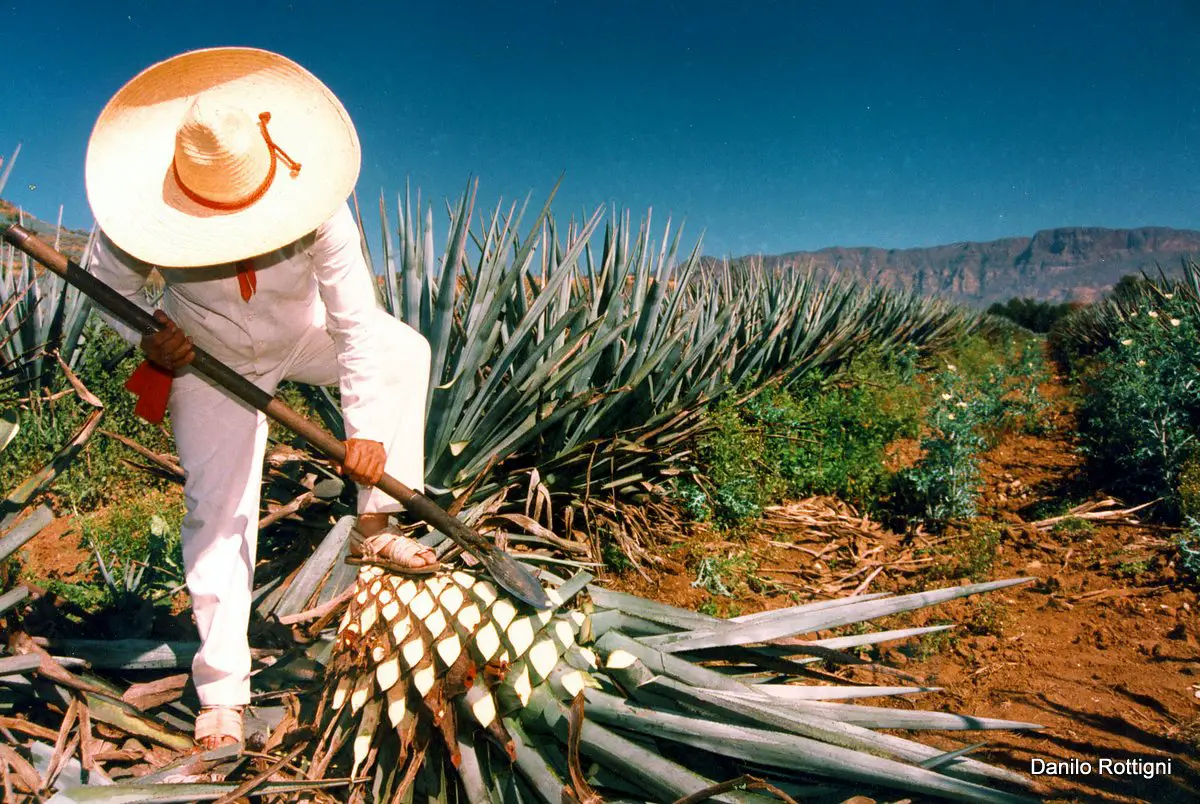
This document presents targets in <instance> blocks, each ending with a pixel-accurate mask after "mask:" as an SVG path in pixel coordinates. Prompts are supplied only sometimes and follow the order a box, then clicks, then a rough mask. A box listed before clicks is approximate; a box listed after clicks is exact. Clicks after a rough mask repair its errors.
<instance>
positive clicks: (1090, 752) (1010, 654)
mask: <svg viewBox="0 0 1200 804" xmlns="http://www.w3.org/2000/svg"><path fill="white" fill-rule="evenodd" d="M1045 390H1046V392H1047V393H1048V395H1049V396H1050V397H1051V398H1052V399H1054V400H1055V404H1056V409H1055V412H1054V416H1053V420H1052V424H1051V427H1050V429H1049V430H1048V431H1047V432H1045V433H1044V434H1041V435H1028V434H1009V435H1007V436H1005V437H1004V438H1003V439H1002V440H1001V441H1000V443H999V444H998V445H997V446H996V447H995V448H994V449H992V450H991V451H990V452H989V453H987V454H986V456H984V460H983V470H984V476H985V479H986V488H985V491H984V494H983V497H982V504H981V506H980V516H979V518H978V520H976V521H975V522H973V523H972V524H971V526H970V527H967V528H962V529H959V530H958V531H957V532H955V533H953V534H952V535H951V537H950V538H948V539H944V540H937V539H933V538H930V537H924V536H915V537H910V538H909V539H907V540H905V539H900V538H899V537H894V536H892V537H886V538H884V539H882V540H881V541H879V542H876V544H877V545H878V544H883V545H884V548H885V549H884V551H883V552H882V553H878V554H875V555H874V556H872V557H873V558H874V559H878V561H877V563H879V564H883V565H885V566H884V567H883V569H882V571H880V572H879V573H878V574H877V575H876V576H875V577H874V578H873V579H872V583H871V584H870V586H869V591H872V592H875V591H897V592H899V591H915V590H917V589H925V588H932V587H936V586H945V585H951V584H956V583H962V582H965V581H966V580H967V576H968V575H972V576H973V579H974V580H994V579H1000V578H1012V577H1026V576H1027V577H1031V578H1035V579H1036V581H1035V582H1033V583H1031V584H1028V585H1026V586H1021V587H1015V588H1012V589H1008V590H1004V591H1001V592H998V593H996V594H994V595H991V596H986V597H983V598H978V599H973V600H971V601H962V602H956V603H953V604H950V605H947V606H941V607H937V608H935V609H931V610H926V611H923V612H920V613H918V614H916V615H915V616H912V617H910V618H908V619H906V620H904V621H903V623H904V624H906V625H924V624H936V623H944V622H947V621H949V620H953V621H955V622H957V623H959V624H960V625H959V627H958V628H957V629H954V630H952V631H950V632H946V634H947V635H946V636H941V635H939V636H936V637H933V638H928V637H927V638H926V639H924V640H921V641H919V642H913V643H910V644H906V645H892V646H884V647H882V648H881V649H880V651H879V652H876V653H875V654H874V655H869V656H867V658H870V659H873V660H874V659H877V660H879V661H881V662H883V663H886V664H889V665H891V666H893V667H895V668H898V669H900V670H902V671H903V672H904V673H907V674H911V675H912V676H913V677H915V678H917V679H920V680H922V681H923V682H925V683H927V684H930V685H935V686H940V687H943V688H944V691H942V692H939V693H935V694H932V695H928V696H923V697H918V698H915V699H914V700H911V701H890V702H887V704H886V705H894V706H905V707H912V708H922V709H929V708H932V709H942V710H949V711H955V712H959V713H964V714H974V715H980V716H988V717H998V718H1006V719H1010V720H1018V721H1025V722H1034V723H1038V724H1041V725H1042V726H1044V728H1043V729H1041V730H1040V731H1036V732H1023V733H1007V732H991V733H985V734H982V735H981V734H980V733H978V732H976V733H951V732H946V733H942V734H932V735H928V737H927V738H925V739H927V740H928V742H930V743H931V744H936V745H939V746H941V747H944V748H946V749H947V750H949V749H953V748H960V747H963V746H967V745H971V744H973V743H975V742H980V741H986V746H985V747H983V748H981V749H979V750H978V752H977V753H976V754H975V755H976V756H977V757H978V758H980V759H983V760H985V761H988V762H991V763H994V764H998V765H1003V766H1006V767H1008V768H1011V769H1014V770H1017V771H1020V772H1022V773H1026V774H1029V773H1031V771H1032V770H1034V769H1035V767H1036V765H1037V763H1036V762H1035V760H1044V761H1046V762H1047V763H1049V762H1066V761H1071V760H1076V761H1077V762H1076V763H1075V765H1074V766H1073V768H1072V769H1073V770H1075V771H1078V772H1076V773H1069V774H1058V775H1043V776H1039V777H1038V778H1039V780H1040V782H1041V785H1042V790H1041V792H1042V794H1043V795H1044V796H1046V798H1047V800H1050V801H1080V802H1092V801H1105V802H1109V801H1111V802H1117V801H1120V802H1128V801H1145V802H1153V804H1172V803H1173V802H1194V801H1198V800H1200V760H1198V759H1197V757H1198V756H1200V642H1198V636H1200V634H1198V630H1197V619H1196V612H1197V607H1198V605H1200V601H1198V599H1197V593H1196V589H1195V586H1194V585H1193V586H1189V585H1188V584H1187V583H1184V582H1183V581H1182V580H1181V579H1180V578H1179V577H1178V575H1177V573H1176V569H1175V567H1174V566H1173V565H1172V557H1173V555H1174V551H1173V550H1172V547H1171V536H1172V532H1171V531H1170V530H1168V529H1164V528H1161V527H1155V526H1152V525H1149V524H1145V523H1138V524H1132V523H1130V522H1128V521H1120V520H1126V519H1128V517H1121V518H1120V520H1118V521H1103V520H1102V521H1097V522H1094V523H1089V524H1081V523H1080V522H1079V521H1078V520H1073V521H1070V522H1067V523H1065V524H1060V525H1059V526H1058V527H1050V526H1047V527H1046V528H1045V529H1037V528H1035V527H1033V526H1032V524H1031V523H1033V522H1036V521H1038V520H1042V519H1045V518H1047V517H1048V515H1049V514H1051V513H1057V512H1060V511H1062V510H1064V509H1067V508H1070V507H1072V506H1075V505H1078V504H1080V503H1085V502H1087V500H1088V499H1089V496H1090V498H1091V499H1093V500H1098V499H1099V498H1098V497H1096V495H1095V494H1094V493H1089V492H1088V491H1086V484H1085V483H1084V482H1083V478H1082V469H1083V460H1082V458H1081V456H1080V455H1079V453H1078V450H1077V444H1076V443H1075V440H1074V438H1073V435H1072V426H1073V419H1072V417H1071V411H1070V409H1069V403H1068V401H1067V399H1066V395H1065V393H1064V392H1063V389H1062V388H1061V386H1054V387H1050V388H1047V389H1045ZM810 502H811V501H810ZM1116 505H1117V503H1113V504H1110V506H1109V508H1113V507H1116ZM785 508H786V507H785ZM797 516H798V514H797V513H796V512H793V514H792V517H791V518H792V519H793V520H794V519H795V518H796V517H797ZM838 538H839V537H838V535H837V534H836V533H834V534H833V535H831V536H830V537H829V539H830V540H836V539H838ZM864 538H865V537H864ZM848 541H850V542H852V541H853V540H848ZM789 542H798V543H799V544H801V545H802V548H801V549H796V548H794V547H791V546H789ZM924 545H929V547H925V546H924ZM816 546H817V545H816V544H815V543H814V533H812V532H808V533H802V534H800V535H799V536H798V533H797V530H796V529H795V528H792V527H789V526H788V523H787V519H786V518H784V519H781V518H779V517H774V518H772V517H768V518H767V519H766V520H765V521H764V523H763V524H762V525H761V526H760V527H758V528H756V529H755V530H754V531H753V532H752V533H750V534H748V535H747V536H746V538H745V539H744V540H730V539H728V538H726V539H721V538H718V537H714V536H713V535H711V534H708V535H705V534H704V533H703V532H700V533H697V534H696V535H695V536H694V537H693V539H692V540H691V541H690V542H687V543H685V544H681V545H679V546H678V547H676V548H675V549H674V550H672V551H668V552H667V553H666V554H665V555H666V557H667V559H668V560H669V561H671V562H673V563H672V564H671V565H670V566H668V567H665V568H663V569H661V570H659V571H650V572H649V577H648V578H643V577H640V576H637V575H636V574H632V573H630V574H627V575H625V576H624V577H622V578H621V579H619V580H618V581H617V584H618V585H619V586H620V587H621V588H623V589H625V590H627V591H631V592H635V593H638V594H642V595H646V596H649V597H655V598H658V599H661V600H663V601H664V602H668V603H672V604H674V605H681V606H687V607H691V608H704V607H707V608H708V609H709V610H713V609H715V610H716V613H723V614H747V613H751V612H753V611H756V610H761V609H765V608H777V607H780V606H786V605H792V604H793V602H805V601H807V600H811V599H815V598H817V597H821V596H829V595H828V594H826V595H821V594H820V593H821V592H823V591H830V590H828V589H826V588H823V587H822V584H821V582H820V579H822V578H832V579H833V580H834V581H837V580H839V579H841V578H843V577H845V575H846V574H848V573H849V572H850V571H852V570H853V567H854V564H853V561H852V558H853V555H854V552H853V551H858V555H862V554H863V553H865V552H867V551H864V550H863V549H862V545H861V544H860V545H858V546H857V547H854V548H853V549H852V550H846V551H841V552H839V551H833V552H832V553H829V554H825V555H822V556H820V557H819V558H818V557H816V556H815V555H814V552H817V553H819V552H820V550H814V549H813V548H814V547H816ZM914 548H915V549H914ZM839 555H841V556H842V557H843V558H844V559H846V560H844V561H841V562H840V565H838V563H837V559H838V556H839ZM701 556H710V557H712V556H726V557H727V556H738V557H739V561H740V566H742V567H743V568H749V569H744V571H743V576H742V582H741V583H740V584H739V586H738V588H737V589H736V591H735V593H734V597H732V598H726V597H724V596H720V595H717V596H714V595H712V594H711V593H710V592H709V591H706V590H704V589H701V588H698V587H696V586H693V583H694V582H695V580H696V573H695V566H696V562H697V559H698V557H701ZM914 556H916V558H914ZM830 558H834V559H835V566H834V568H833V569H832V571H831V568H830V567H829V563H830ZM924 559H932V560H924ZM906 560H907V562H906ZM889 562H891V563H889ZM914 562H916V563H914ZM738 565H739V562H734V564H732V565H730V566H733V567H735V566H738ZM814 565H817V566H814ZM865 576H866V573H862V574H860V575H858V576H857V579H858V581H859V582H861V580H862V579H864V578H865ZM798 580H799V581H801V582H799V583H798V582H797V581H798ZM855 588H856V587H855ZM855 588H848V587H846V586H842V587H838V590H837V591H839V592H840V593H841V594H849V593H850V592H851V591H854V590H855ZM898 624H899V621H897V622H894V623H888V625H893V626H894V625H898ZM830 670H832V671H835V672H837V673H838V675H840V676H841V677H843V678H845V679H847V680H852V681H864V682H873V683H888V682H886V681H884V682H881V679H880V677H879V675H878V674H877V673H874V672H871V671H863V670H853V672H850V671H847V670H846V669H844V668H842V669H839V668H830ZM1101 759H1107V760H1112V761H1113V763H1114V764H1113V765H1106V768H1105V769H1106V770H1107V771H1113V770H1114V769H1117V770H1121V769H1123V770H1125V771H1127V773H1126V774H1124V775H1122V774H1119V773H1115V772H1106V773H1101V772H1100V771H1101V769H1100V760H1101ZM1131 759H1138V760H1143V761H1146V762H1150V761H1155V760H1159V761H1165V760H1170V762H1171V767H1170V773H1169V774H1165V775H1155V776H1154V777H1153V778H1145V777H1144V776H1139V775H1135V774H1134V773H1133V771H1136V770H1138V768H1137V767H1135V766H1134V765H1133V764H1132V763H1125V764H1124V765H1121V764H1120V761H1122V760H1131ZM1082 762H1090V763H1091V771H1092V772H1091V773H1084V772H1083V771H1084V770H1085V769H1084V767H1083V766H1082V765H1081V764H1079V763H1082Z"/></svg>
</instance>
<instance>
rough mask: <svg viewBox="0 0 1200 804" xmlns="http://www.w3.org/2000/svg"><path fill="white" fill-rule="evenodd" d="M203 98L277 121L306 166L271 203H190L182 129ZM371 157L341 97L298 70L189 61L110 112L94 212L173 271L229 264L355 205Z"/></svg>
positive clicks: (126, 93)
mask: <svg viewBox="0 0 1200 804" xmlns="http://www.w3.org/2000/svg"><path fill="white" fill-rule="evenodd" d="M201 93H204V95H205V96H206V97H208V98H211V99H213V100H214V101H216V102H219V103H222V104H228V105H230V106H235V107H239V108H241V109H243V110H244V111H246V112H247V113H248V114H250V115H251V116H253V117H257V116H258V114H259V113H260V112H270V113H271V122H270V131H271V138H272V140H274V141H275V142H276V143H277V144H278V145H279V147H280V148H282V149H283V150H284V151H286V152H287V153H288V155H289V156H290V157H291V158H292V159H294V160H295V161H297V162H299V163H300V164H301V169H300V171H299V173H297V174H295V175H290V174H289V171H288V170H287V169H286V167H285V166H284V165H283V164H280V166H279V169H278V170H277V171H276V175H275V179H274V181H273V182H272V184H271V186H270V188H268V190H267V191H266V192H265V193H264V194H263V196H262V197H261V198H260V199H258V200H257V201H255V202H254V203H253V204H251V205H250V206H247V207H245V208H243V209H239V210H235V211H221V210H215V209H210V208H208V207H206V206H203V205H201V204H199V203H197V202H195V201H192V200H191V199H189V198H188V197H187V196H186V195H185V194H184V193H183V191H182V190H181V189H180V188H179V185H178V184H177V183H176V181H175V176H174V172H173V171H172V169H171V164H172V160H173V158H174V152H175V132H176V130H177V128H178V126H179V123H180V121H181V120H182V119H183V117H184V114H185V112H186V111H187V108H188V107H189V106H190V105H191V103H192V101H193V100H194V99H195V97H196V96H197V95H199V94H201ZM360 165H361V150H360V146H359V142H358V134H357V133H356V132H355V130H354V124H353V123H352V122H351V120H350V115H349V114H348V113H347V112H346V109H345V107H343V106H342V104H341V102H340V101H339V100H338V99H337V97H336V96H334V94H333V93H332V92H331V91H330V90H329V88H328V87H326V86H325V85H324V84H323V83H322V82H321V81H320V80H318V79H317V78H316V76H314V75H313V74H312V73H310V72H308V71H307V70H305V69H304V68H303V67H301V66H300V65H298V64H296V63H295V62H293V61H291V60H289V59H287V58H285V57H283V56H280V55H278V54H276V53H271V52H269V51H265V50H258V49H254V48H232V47H225V48H211V49H207V50H196V51H192V52H189V53H184V54H182V55H179V56H175V57H174V58H171V59H168V60H166V61H164V62H160V63H158V64H155V65H154V66H152V67H149V68H147V69H146V70H144V71H142V72H141V73H139V74H138V75H137V76H136V77H134V78H133V80H131V81H130V82H129V83H128V84H126V85H125V86H124V87H122V88H121V89H120V90H119V91H118V92H117V94H116V95H114V96H113V98H112V99H111V100H110V101H109V102H108V104H107V105H106V106H105V107H104V110H103V111H102V112H101V113H100V117H99V119H98V120H97V121H96V125H95V128H94V129H93V131H92V136H91V139H90V140H89V141H88V150H87V160H86V170H85V173H86V184H87V194H88V202H89V203H90V204H91V207H92V214H93V215H95V218H96V222H97V223H98V224H99V225H100V228H101V229H103V230H104V232H105V234H107V235H108V236H109V238H111V239H112V241H113V242H114V243H116V244H117V245H118V246H120V247H121V248H122V249H124V250H125V251H127V252H128V253H129V254H131V255H133V256H134V257H137V258H138V259H140V260H143V261H144V262H148V263H150V264H152V265H159V266H162V267H164V268H186V267H194V266H202V265H219V264H223V263H229V262H236V261H237V260H242V259H247V258H249V257H253V256H256V255H259V254H263V253H265V252H268V251H272V250H274V249H276V248H279V247H281V246H283V245H286V244H287V243H291V242H292V241H294V240H297V239H299V238H300V237H303V236H304V235H306V234H308V233H309V232H311V231H313V230H314V229H316V228H317V227H318V226H320V225H321V224H322V223H324V222H325V221H326V220H328V219H329V218H330V217H331V216H332V215H333V214H334V212H336V211H337V209H338V208H339V207H340V206H341V205H342V204H344V203H345V201H346V199H347V198H348V197H349V196H350V193H351V192H353V190H354V184H355V182H356V181H357V180H358V172H359V168H360Z"/></svg>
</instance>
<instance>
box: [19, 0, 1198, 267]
mask: <svg viewBox="0 0 1200 804" xmlns="http://www.w3.org/2000/svg"><path fill="white" fill-rule="evenodd" d="M0 15H2V16H3V17H4V19H5V23H6V24H5V25H4V30H5V35H4V43H5V44H4V52H5V62H6V67H5V70H4V74H3V78H0V110H2V111H0V115H2V118H0V119H2V120H3V123H2V124H0V153H3V154H4V155H5V156H7V155H8V154H11V152H12V150H13V148H14V147H15V146H16V144H17V142H21V143H23V145H22V151H21V155H20V158H19V159H18V161H17V164H16V169H15V171H14V173H13V176H12V178H11V180H10V182H9V185H8V187H7V188H6V191H5V195H6V197H7V198H8V199H9V200H11V201H13V202H15V203H18V204H20V205H22V206H24V207H25V208H27V209H28V210H30V211H31V212H33V213H34V214H36V215H38V216H39V217H42V218H47V219H51V220H53V218H54V217H55V215H57V211H58V206H59V204H60V203H61V204H63V205H65V213H64V214H65V221H66V223H68V224H69V225H73V226H78V227H86V226H89V225H90V224H91V215H90V212H89V211H88V208H87V199H86V196H85V193H84V189H83V160H84V153H85V148H86V143H87V138H88V134H89V132H90V130H91V126H92V124H93V122H94V121H95V118H96V116H97V115H98V114H99V112H100V109H101V108H102V107H103V105H104V103H105V102H106V101H107V100H108V98H109V97H110V96H111V95H112V94H113V93H114V92H115V91H116V90H117V89H118V88H120V86H121V85H122V84H123V83H124V82H125V81H126V80H128V79H129V78H131V77H132V76H133V75H134V74H136V73H137V72H138V71H140V70H141V69H143V68H145V67H146V66H148V65H150V64H152V63H154V62H156V61H159V60H162V59H164V58H167V57H169V56H171V55H174V54H176V53H179V52H182V51H185V50H190V49H193V48H198V47H210V46H214V45H252V46H256V47H263V48H267V49H270V50H275V51H277V52H280V53H283V54H284V55H287V56H289V57H290V58H292V59H295V60H296V61H298V62H300V63H301V64H302V65H304V66H305V67H307V68H308V69H310V70H311V71H312V72H314V73H315V74H316V75H317V76H318V77H320V78H321V79H322V80H323V81H325V82H326V83H327V84H328V85H329V86H330V87H331V88H332V89H333V91H334V92H335V93H336V94H337V95H338V96H339V97H340V98H341V99H342V101H343V103H345V105H346V107H347V108H348V109H349V111H350V113H351V116H352V117H353V118H354V120H355V122H356V124H357V127H358V129H359V134H360V138H361V140H362V143H363V153H364V158H363V170H362V174H361V177H360V179H359V185H358V193H359V198H360V201H361V202H362V203H363V204H364V205H365V208H366V209H367V210H370V212H369V213H368V214H367V216H366V217H367V220H368V222H369V223H371V224H372V226H371V230H372V232H374V231H375V230H376V228H377V227H376V226H375V225H374V220H375V217H376V216H375V215H374V213H373V211H374V210H375V208H376V205H377V198H378V195H379V192H380V191H381V190H382V191H383V192H384V193H385V194H386V195H387V196H388V197H389V198H394V196H395V194H396V193H397V192H398V191H402V190H403V188H404V183H405V181H406V179H408V180H411V182H412V184H413V186H414V187H419V188H421V190H422V192H423V194H424V196H425V197H427V198H432V199H434V200H435V201H436V202H437V206H436V207H435V214H436V213H440V212H441V208H442V199H444V198H446V197H457V195H458V194H459V193H460V192H461V191H462V189H463V187H464V186H465V184H466V181H467V179H468V177H469V176H477V177H478V178H479V181H480V201H481V203H482V204H483V206H484V207H485V208H488V207H490V206H492V205H494V203H495V202H496V201H497V200H498V199H499V198H500V197H504V198H505V199H523V198H524V197H525V196H526V195H527V194H529V193H532V194H533V198H534V199H535V201H538V202H540V201H541V200H542V199H543V198H544V197H545V195H546V193H547V192H548V191H549V190H550V188H551V187H552V186H553V184H554V182H555V181H556V180H557V179H558V177H559V175H560V174H565V179H564V184H563V187H562V190H561V191H560V193H559V196H558V198H557V200H556V203H555V206H554V209H555V212H556V214H557V215H558V216H559V217H560V218H565V217H567V216H569V215H572V214H574V215H576V216H579V215H581V214H582V213H583V211H584V210H587V211H590V210H592V209H594V208H595V207H596V206H597V205H600V204H604V205H617V206H618V207H624V208H628V209H630V210H631V211H632V213H633V215H634V216H635V217H637V216H641V215H643V214H645V212H646V211H647V210H648V209H650V208H653V210H654V218H655V222H656V227H658V226H659V225H660V224H662V223H664V222H665V220H666V216H667V215H671V216H673V218H674V219H675V220H676V221H677V222H678V221H686V225H687V228H686V230H685V231H686V233H687V236H685V239H686V240H687V241H688V244H689V245H690V244H691V243H694V242H695V238H696V237H697V236H699V234H700V232H701V230H704V232H705V234H704V252H705V253H708V254H718V255H724V254H735V255H738V254H745V253H751V252H766V253H776V252H783V251H789V250H796V249H813V248H820V247H823V246H830V245H844V246H853V245H875V246H884V247H890V248H904V247H910V246H917V245H934V244H939V243H949V242H955V241H961V240H988V239H993V238H997V237H1003V236H1009V235H1022V234H1032V233H1033V232H1034V231H1036V230H1038V229H1043V228H1049V227H1054V226H1064V225H1094V226H1112V227H1126V226H1142V225H1164V226H1177V227H1183V228H1200V155H1198V154H1197V144H1198V142H1200V139H1198V135H1200V57H1198V56H1196V55H1195V54H1196V52H1197V44H1196V43H1197V42H1200V3H1197V2H1195V0H1152V1H1147V2H1135V1H1134V0H1128V1H1127V2H1105V1H1104V0H1091V2H1074V1H1068V0H1054V1H1053V2H1024V0H1012V1H1010V2H949V1H946V2H931V1H926V0H921V1H919V2H901V1H900V0H896V2H846V3H840V4H835V3H815V2H811V3H810V2H802V1H801V0H794V2H787V1H783V2H765V1H759V2H755V1H754V0H740V1H734V0H730V2H715V1H714V0H690V2H684V1H682V0H681V1H680V2H656V1H655V0H642V2H637V1H636V0H607V1H606V2H589V1H588V0H571V1H570V2H568V0H561V2H551V0H517V1H516V2H511V3H499V2H483V1H482V0H478V1H477V2H466V3H456V2H428V0H427V1H426V2H422V3H411V4H410V3H405V2H399V1H393V2H387V3H378V4H376V3H355V2H348V1H347V2H339V3H328V2H321V3H316V2H303V1H301V0H297V2H292V3H278V2H270V0H264V1H263V2H247V1H246V0H243V1H242V2H237V3H227V2H209V3H197V2H190V1H187V0H178V1H177V2H128V3H122V2H100V3H96V2H83V0H80V2H76V3H55V2H37V3H35V2H27V1H26V2H21V3H18V4H13V3H10V2H6V3H4V11H3V12H0ZM26 32H28V34H27V33H26ZM34 34H36V35H34ZM34 188H36V189H34ZM435 220H439V221H440V218H437V217H436V216H435ZM442 237H444V227H440V228H439V230H438V238H439V240H440V239H441V238H442ZM373 245H374V242H373Z"/></svg>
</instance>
